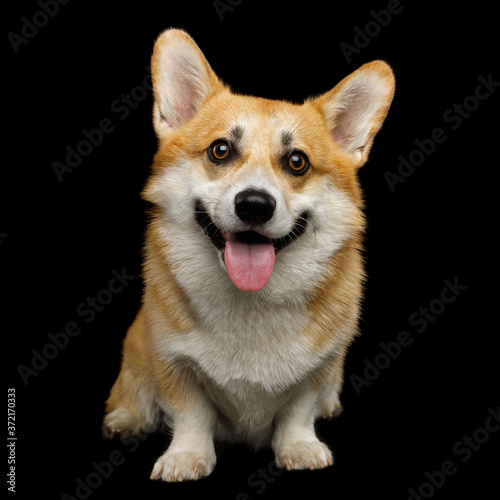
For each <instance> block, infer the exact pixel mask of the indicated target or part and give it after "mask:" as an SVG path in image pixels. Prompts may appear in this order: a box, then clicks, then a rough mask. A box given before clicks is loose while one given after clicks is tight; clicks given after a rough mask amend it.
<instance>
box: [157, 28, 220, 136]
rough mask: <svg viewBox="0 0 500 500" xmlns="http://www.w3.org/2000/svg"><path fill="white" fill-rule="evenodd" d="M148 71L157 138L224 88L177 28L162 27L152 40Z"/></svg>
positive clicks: (185, 118) (188, 117)
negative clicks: (166, 28) (151, 53)
mask: <svg viewBox="0 0 500 500" xmlns="http://www.w3.org/2000/svg"><path fill="white" fill-rule="evenodd" d="M151 73H152V77H153V91H154V100H155V103H154V111H153V122H154V127H155V131H156V134H157V135H158V137H162V136H163V135H165V134H166V133H168V132H170V131H171V130H172V129H177V128H179V127H181V126H182V125H184V123H186V122H187V121H188V120H189V119H190V118H192V117H193V116H194V115H195V113H196V112H197V111H198V109H199V107H200V106H201V105H202V104H203V103H204V102H205V101H206V100H207V99H208V98H209V97H210V96H211V95H213V94H214V93H216V92H218V91H220V90H222V89H223V88H224V86H223V84H222V83H221V82H220V81H219V79H218V78H217V76H216V75H215V73H214V72H213V70H212V68H211V67H210V65H209V64H208V62H207V60H206V58H205V56H204V55H203V53H202V52H201V50H200V49H199V48H198V46H197V45H196V43H195V42H194V40H193V39H192V38H191V37H190V36H189V35H188V34H187V33H186V32H184V31H182V30H178V29H169V30H166V31H164V32H163V33H162V34H161V35H160V36H159V37H158V39H157V40H156V43H155V47H154V51H153V57H152V59H151Z"/></svg>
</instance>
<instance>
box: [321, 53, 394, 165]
mask: <svg viewBox="0 0 500 500" xmlns="http://www.w3.org/2000/svg"><path fill="white" fill-rule="evenodd" d="M394 87H395V83H394V75H393V73H392V70H391V68H390V66H389V65H388V64H387V63H385V62H383V61H373V62H371V63H368V64H365V65H363V66H361V68H359V69H358V70H357V71H355V72H354V73H351V74H350V75H349V76H348V77H346V78H344V80H342V81H341V82H340V83H339V84H338V85H337V86H335V87H334V88H333V89H332V90H330V91H329V92H327V93H326V94H323V95H322V96H321V97H318V98H317V99H315V100H314V101H312V104H313V105H314V106H316V107H317V108H319V109H320V111H321V112H322V113H323V114H324V116H325V118H326V122H327V126H328V128H329V130H330V133H331V135H332V138H333V140H334V141H335V142H336V143H337V144H338V146H339V147H340V149H341V150H342V151H343V152H344V153H347V154H348V155H349V156H350V157H351V158H352V159H353V161H354V164H355V165H356V167H357V168H359V167H361V166H362V165H363V164H364V163H365V162H366V160H367V159H368V153H369V152H370V148H371V146H372V143H373V138H374V137H375V134H376V133H377V132H378V130H379V129H380V127H381V125H382V122H383V121H384V119H385V116H386V115H387V111H388V110H389V106H390V105H391V102H392V98H393V95H394Z"/></svg>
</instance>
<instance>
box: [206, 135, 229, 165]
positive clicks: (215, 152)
mask: <svg viewBox="0 0 500 500" xmlns="http://www.w3.org/2000/svg"><path fill="white" fill-rule="evenodd" d="M207 153H208V157H209V158H210V159H211V160H212V161H213V162H216V163H217V162H221V161H224V160H227V159H228V158H229V156H231V149H230V147H229V144H228V143H227V142H226V141H224V140H221V139H218V140H216V141H214V142H212V144H211V145H210V147H209V148H208V150H207Z"/></svg>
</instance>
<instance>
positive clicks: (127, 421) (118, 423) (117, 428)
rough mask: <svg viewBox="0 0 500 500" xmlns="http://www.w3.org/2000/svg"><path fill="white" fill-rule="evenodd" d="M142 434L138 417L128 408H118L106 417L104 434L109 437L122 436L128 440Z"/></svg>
mask: <svg viewBox="0 0 500 500" xmlns="http://www.w3.org/2000/svg"><path fill="white" fill-rule="evenodd" d="M140 432H141V427H140V425H139V421H138V419H137V417H136V416H135V415H134V414H133V413H132V412H131V411H130V410H127V409H126V408H117V409H116V410H113V411H112V412H111V413H108V415H106V417H104V433H105V435H106V436H107V437H110V438H111V437H113V436H115V435H116V434H121V435H122V437H124V438H128V437H130V436H133V435H136V434H139V433H140Z"/></svg>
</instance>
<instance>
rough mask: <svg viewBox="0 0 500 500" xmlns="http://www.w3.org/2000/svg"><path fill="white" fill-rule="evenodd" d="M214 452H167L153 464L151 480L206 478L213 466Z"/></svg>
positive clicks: (170, 480)
mask: <svg viewBox="0 0 500 500" xmlns="http://www.w3.org/2000/svg"><path fill="white" fill-rule="evenodd" d="M215 461H216V457H215V452H214V451H210V452H200V451H174V452H170V451H169V450H167V451H166V452H165V453H164V454H163V455H162V456H161V457H160V458H159V459H158V460H157V461H156V463H155V466H154V468H153V472H152V473H151V479H162V480H163V481H168V482H174V481H187V480H189V479H193V480H195V481H196V480H197V479H199V478H200V477H204V476H208V475H209V474H210V473H211V472H212V470H213V468H214V466H215Z"/></svg>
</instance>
